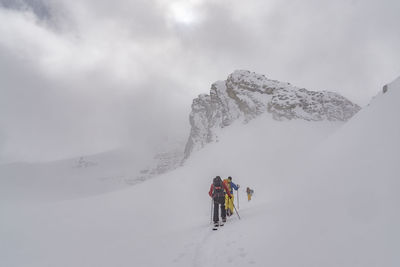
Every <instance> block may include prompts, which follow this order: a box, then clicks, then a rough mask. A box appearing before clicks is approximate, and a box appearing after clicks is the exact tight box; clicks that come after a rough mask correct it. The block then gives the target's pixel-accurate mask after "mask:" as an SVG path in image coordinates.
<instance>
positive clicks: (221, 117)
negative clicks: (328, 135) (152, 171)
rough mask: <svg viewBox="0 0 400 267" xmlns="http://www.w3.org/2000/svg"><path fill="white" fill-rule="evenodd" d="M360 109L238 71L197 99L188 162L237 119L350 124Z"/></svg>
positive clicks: (333, 96)
mask: <svg viewBox="0 0 400 267" xmlns="http://www.w3.org/2000/svg"><path fill="white" fill-rule="evenodd" d="M359 110H360V107H359V106H358V105H356V104H354V103H352V102H351V101H349V100H348V99H346V98H345V97H343V96H341V95H339V94H337V93H334V92H328V91H318V92H316V91H309V90H306V89H304V88H298V87H295V86H293V85H291V84H290V83H286V82H280V81H276V80H270V79H268V78H266V77H265V76H264V75H260V74H256V73H254V72H250V71H247V70H238V71H235V72H233V73H232V74H230V75H229V76H228V78H227V79H226V80H225V81H218V82H215V83H213V84H212V85H211V90H210V94H209V95H207V94H201V95H199V96H198V97H197V98H196V99H194V100H193V103H192V111H191V113H190V116H189V120H190V125H191V132H190V136H189V138H188V141H187V143H186V147H185V152H184V159H187V158H188V157H189V156H190V154H191V153H192V152H193V151H197V150H199V149H201V148H202V147H204V146H205V145H206V144H207V143H210V142H213V141H216V140H217V137H218V136H217V132H218V130H219V129H221V128H224V127H226V126H229V125H230V124H232V123H233V122H234V121H236V120H242V121H243V122H244V123H246V122H248V121H250V120H252V119H254V118H255V117H257V116H259V115H260V114H263V113H266V112H267V113H269V114H271V116H272V118H274V119H275V120H278V121H282V120H293V119H301V120H307V121H322V120H327V121H347V120H348V119H350V118H351V117H352V116H353V115H354V114H356V113H357V112H358V111H359Z"/></svg>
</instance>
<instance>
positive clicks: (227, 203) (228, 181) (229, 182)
mask: <svg viewBox="0 0 400 267" xmlns="http://www.w3.org/2000/svg"><path fill="white" fill-rule="evenodd" d="M224 183H225V184H226V185H227V187H228V189H229V191H230V192H229V193H230V194H231V196H232V197H231V198H230V197H228V195H225V209H226V215H228V216H231V215H232V214H233V209H234V207H233V205H234V204H233V198H234V197H233V189H235V190H236V191H237V190H238V189H239V188H240V186H239V185H236V184H234V183H233V182H232V177H230V176H229V177H228V178H227V179H224Z"/></svg>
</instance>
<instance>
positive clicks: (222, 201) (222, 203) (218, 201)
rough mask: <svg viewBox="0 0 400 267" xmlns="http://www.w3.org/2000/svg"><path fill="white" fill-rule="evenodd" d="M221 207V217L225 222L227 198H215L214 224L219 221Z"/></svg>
mask: <svg viewBox="0 0 400 267" xmlns="http://www.w3.org/2000/svg"><path fill="white" fill-rule="evenodd" d="M219 207H221V217H222V220H224V219H225V218H226V210H225V197H217V198H214V217H213V220H214V222H218V221H219V215H218V208H219Z"/></svg>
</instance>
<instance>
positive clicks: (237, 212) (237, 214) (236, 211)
mask: <svg viewBox="0 0 400 267" xmlns="http://www.w3.org/2000/svg"><path fill="white" fill-rule="evenodd" d="M233 207H234V208H235V211H236V214H237V216H238V217H239V220H240V215H239V212H238V211H237V209H236V207H235V204H233Z"/></svg>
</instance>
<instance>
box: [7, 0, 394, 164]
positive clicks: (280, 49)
mask: <svg viewBox="0 0 400 267" xmlns="http://www.w3.org/2000/svg"><path fill="white" fill-rule="evenodd" d="M399 11H400V1H397V0H390V1H389V0H381V1H377V0H376V1H371V0H362V1H361V0H347V1H344V0H336V1H324V0H301V1H300V0H279V1H278V0H269V1H267V0H247V1H242V0H241V1H238V0H230V1H228V0H185V1H183V0H117V1H105V0H80V1H67V0H0V162H7V161H12V160H24V161H42V160H50V159H60V158H64V157H71V156H74V155H81V154H87V153H96V152H99V151H104V150H107V149H112V148H115V147H118V146H121V145H124V144H127V143H129V144H131V145H135V144H137V143H141V144H143V143H145V144H149V145H154V144H157V143H160V142H162V141H164V140H165V139H166V137H167V136H178V137H182V136H185V135H186V134H187V133H188V131H189V124H188V114H189V112H190V105H191V101H192V99H193V98H194V97H196V96H197V95H198V94H200V93H208V91H209V88H210V84H211V83H212V82H214V81H216V80H223V79H225V78H226V77H227V75H228V74H229V73H231V72H233V71H234V70H236V69H248V70H251V71H255V72H257V73H261V74H265V75H266V76H267V77H269V78H272V79H277V80H282V81H287V82H291V83H292V84H294V85H297V86H300V87H305V88H307V89H311V90H331V91H336V92H339V93H341V94H342V95H344V96H346V97H348V98H349V99H350V100H352V101H354V102H356V103H358V104H360V105H366V104H367V103H368V102H369V100H370V99H371V97H373V96H374V95H376V94H377V92H378V91H379V90H380V89H381V87H382V86H383V85H384V84H385V83H387V82H390V81H391V80H393V79H395V78H396V77H398V76H399V75H400V64H399V63H400V60H399V59H400V49H399V47H400V34H399V26H400V16H398V14H399Z"/></svg>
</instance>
